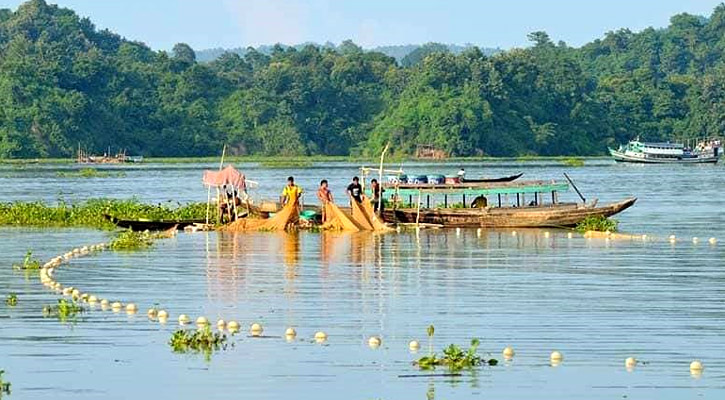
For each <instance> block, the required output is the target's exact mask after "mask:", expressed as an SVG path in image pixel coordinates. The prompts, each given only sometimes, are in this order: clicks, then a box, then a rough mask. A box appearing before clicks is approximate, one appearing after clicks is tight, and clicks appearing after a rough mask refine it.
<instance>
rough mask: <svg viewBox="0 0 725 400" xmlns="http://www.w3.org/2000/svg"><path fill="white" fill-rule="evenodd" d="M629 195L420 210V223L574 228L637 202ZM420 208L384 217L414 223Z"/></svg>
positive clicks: (455, 225) (618, 211)
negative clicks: (599, 201) (596, 201)
mask: <svg viewBox="0 0 725 400" xmlns="http://www.w3.org/2000/svg"><path fill="white" fill-rule="evenodd" d="M635 201H637V199H636V198H628V199H625V200H622V201H619V202H617V203H612V204H608V205H605V206H596V205H581V204H575V203H567V204H556V205H549V206H540V207H521V208H518V207H501V208H498V207H492V208H462V209H452V208H449V209H421V210H420V218H419V219H418V220H419V222H420V223H424V224H438V225H443V226H445V227H481V228H540V227H571V226H575V225H576V224H578V223H579V222H581V221H583V220H584V219H585V218H587V217H597V216H601V217H610V216H612V215H615V214H618V213H620V212H622V211H624V210H626V209H627V208H629V207H631V206H632V205H634V203H635ZM417 216H418V212H417V209H410V208H409V209H399V210H385V211H384V214H383V219H384V220H385V222H391V223H404V224H411V223H415V222H416V219H417Z"/></svg>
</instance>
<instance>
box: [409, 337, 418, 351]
mask: <svg viewBox="0 0 725 400" xmlns="http://www.w3.org/2000/svg"><path fill="white" fill-rule="evenodd" d="M419 349H420V343H418V341H417V340H411V341H410V342H408V350H410V351H411V352H413V353H415V352H417V351H418V350H419Z"/></svg>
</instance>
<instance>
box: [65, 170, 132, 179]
mask: <svg viewBox="0 0 725 400" xmlns="http://www.w3.org/2000/svg"><path fill="white" fill-rule="evenodd" d="M55 175H56V176H57V177H59V178H109V177H119V178H120V177H123V176H126V173H124V172H122V171H114V172H111V171H99V170H97V169H95V168H81V169H79V170H77V171H58V172H56V174H55Z"/></svg>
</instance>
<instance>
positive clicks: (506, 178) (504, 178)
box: [463, 172, 524, 183]
mask: <svg viewBox="0 0 725 400" xmlns="http://www.w3.org/2000/svg"><path fill="white" fill-rule="evenodd" d="M523 175H524V173H523V172H521V173H519V174H516V175H511V176H502V177H500V178H479V179H468V178H465V179H464V180H463V182H465V183H496V182H513V181H515V180H516V179H519V178H521V177H522V176H523Z"/></svg>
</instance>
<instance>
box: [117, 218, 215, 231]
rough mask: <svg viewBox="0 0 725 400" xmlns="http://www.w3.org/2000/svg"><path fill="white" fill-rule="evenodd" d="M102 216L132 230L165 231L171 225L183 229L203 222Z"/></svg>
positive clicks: (120, 226)
mask: <svg viewBox="0 0 725 400" xmlns="http://www.w3.org/2000/svg"><path fill="white" fill-rule="evenodd" d="M104 217H105V218H106V219H107V220H109V221H111V222H113V223H114V224H116V226H118V227H119V228H126V229H131V230H132V231H145V230H149V231H165V230H169V229H171V228H173V227H176V228H177V229H180V230H183V229H184V228H185V227H187V226H191V225H194V224H203V223H205V222H206V221H205V220H203V219H202V220H196V219H195V220H156V221H153V220H130V219H120V218H116V217H114V216H111V215H104Z"/></svg>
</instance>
